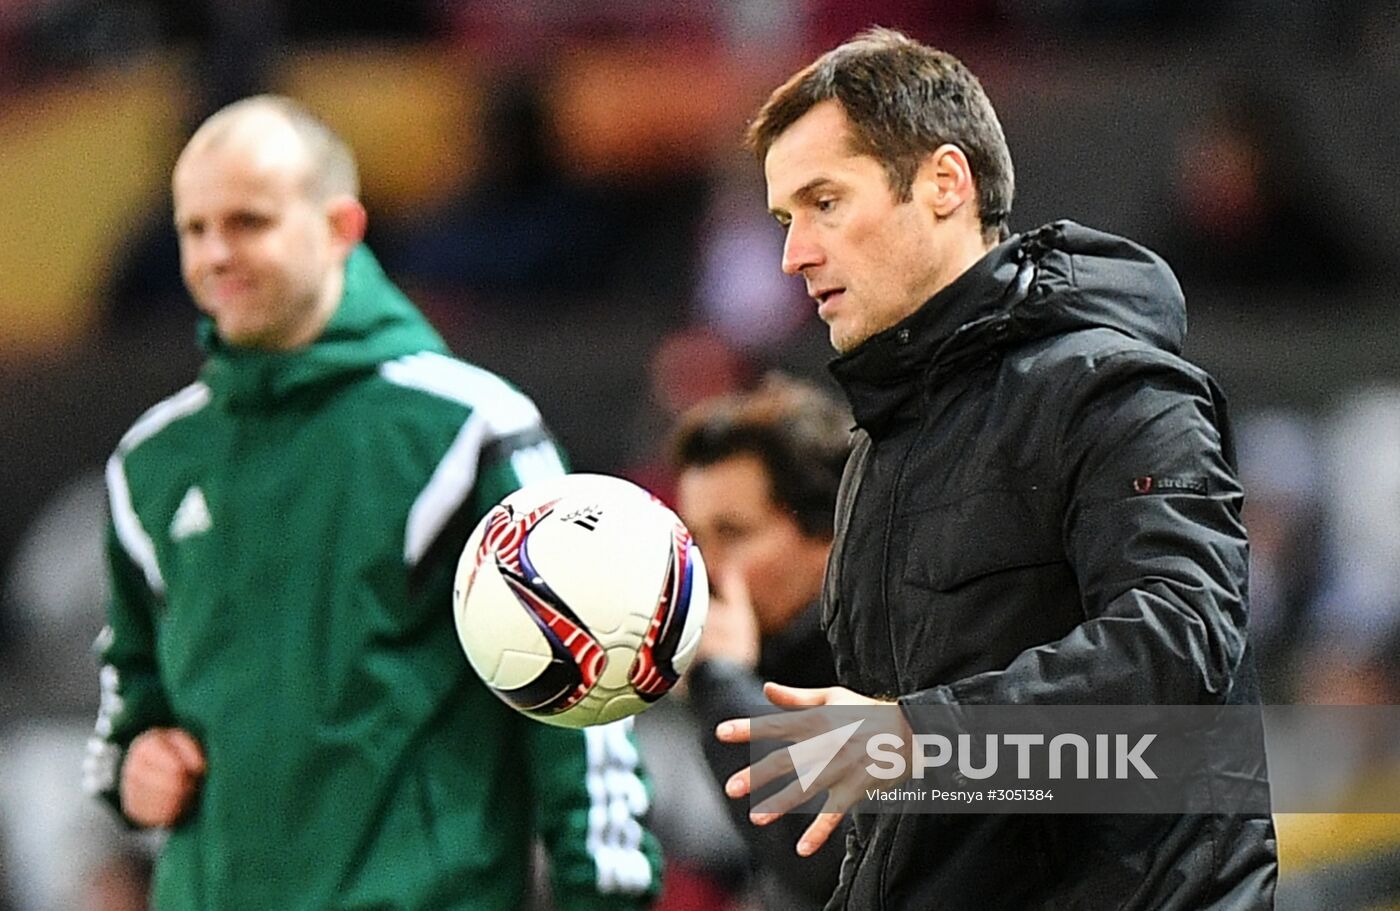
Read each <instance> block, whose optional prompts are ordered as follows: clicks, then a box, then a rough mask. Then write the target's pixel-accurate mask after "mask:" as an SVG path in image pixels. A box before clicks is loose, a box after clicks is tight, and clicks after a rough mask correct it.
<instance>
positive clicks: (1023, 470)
mask: <svg viewBox="0 0 1400 911" xmlns="http://www.w3.org/2000/svg"><path fill="white" fill-rule="evenodd" d="M749 142H750V145H751V147H752V149H753V150H754V152H755V153H756V155H757V156H758V158H759V160H760V161H761V162H762V164H763V167H764V171H765V176H766V178H767V184H768V205H769V209H770V211H771V212H772V213H773V215H774V216H775V217H776V218H777V220H778V222H779V223H780V224H781V225H783V226H784V228H785V229H786V232H787V237H786V243H785V246H784V249H783V262H782V267H783V270H784V271H785V272H787V273H789V274H793V275H801V276H802V277H803V278H804V279H805V281H806V283H807V290H808V293H809V294H810V295H811V297H812V298H813V299H814V300H815V301H816V302H817V313H818V315H819V316H820V317H821V318H822V320H823V321H825V322H826V323H827V325H828V326H829V327H830V332H831V341H832V344H833V345H834V347H835V348H836V349H837V350H838V352H840V356H839V357H838V358H837V360H836V361H835V362H834V364H833V371H834V372H835V375H836V377H837V379H838V380H839V382H840V383H841V385H842V386H843V388H844V389H845V391H846V393H847V395H848V397H849V399H850V402H851V405H852V408H853V411H854V414H855V419H856V423H857V425H858V427H859V433H858V439H857V443H856V447H855V450H854V452H853V454H852V456H851V458H850V461H849V463H848V465H847V469H846V475H845V477H844V479H843V485H842V490H841V494H840V497H839V500H838V505H837V520H836V538H835V542H834V547H833V553H832V557H831V560H830V563H829V568H828V573H827V577H826V581H825V586H824V589H823V596H822V600H823V617H822V619H823V626H824V627H825V629H826V632H827V636H828V638H829V640H830V642H831V645H832V650H833V654H834V657H835V661H836V671H837V675H838V679H839V680H840V682H841V684H842V685H841V686H840V687H831V688H820V689H805V690H799V689H792V688H787V687H779V686H773V685H770V686H769V687H768V689H767V695H768V696H769V698H770V699H771V700H772V701H773V702H775V703H777V704H780V705H784V706H793V707H802V706H826V705H869V706H878V705H881V704H890V703H898V704H899V705H900V706H902V707H903V712H902V713H900V712H890V713H887V714H888V715H891V716H893V717H895V718H897V719H906V718H908V717H912V715H913V713H914V712H915V711H916V709H917V707H919V706H945V707H953V708H955V709H966V707H970V706H984V705H1039V706H1057V705H1144V704H1156V705H1191V706H1195V705H1208V706H1217V705H1238V704H1244V705H1251V704H1255V703H1257V702H1258V693H1257V687H1256V685H1255V682H1254V674H1253V669H1252V662H1251V659H1250V657H1249V655H1248V650H1247V648H1246V632H1245V630H1246V614H1247V607H1246V591H1245V587H1246V576H1247V558H1246V539H1245V531H1244V528H1243V526H1242V525H1241V523H1240V503H1241V491H1240V487H1239V483H1238V480H1237V476H1236V470H1235V466H1234V455H1233V450H1232V444H1231V440H1230V430H1229V422H1228V420H1227V418H1226V414H1225V406H1224V400H1223V398H1222V396H1221V393H1220V391H1219V389H1218V388H1217V387H1216V385H1215V383H1214V382H1213V381H1212V380H1211V378H1210V377H1209V376H1207V375H1206V374H1205V373H1204V372H1203V371H1201V370H1200V369H1199V368H1197V367H1195V366H1193V365H1191V364H1189V363H1187V362H1186V361H1184V360H1182V359H1181V357H1180V350H1181V344H1182V341H1183V337H1184V335H1185V326H1186V316H1185V306H1184V301H1183V299H1182V294H1181V289H1180V287H1179V285H1178V284H1177V282H1176V279H1175V278H1174V276H1173V275H1172V273H1171V271H1170V270H1169V269H1168V268H1167V266H1166V264H1165V263H1163V262H1162V260H1161V259H1160V258H1158V257H1157V256H1156V255H1155V254H1153V253H1151V252H1149V251H1147V250H1145V249H1143V248H1142V247H1140V246H1137V245H1136V244H1133V243H1131V242H1129V241H1126V240H1123V239H1122V238H1118V237H1113V236H1111V235H1108V234H1104V233H1101V232H1098V231H1094V230H1091V229H1088V228H1084V227H1081V226H1079V225H1076V224H1074V223H1072V222H1057V223H1055V224H1052V225H1047V226H1045V227H1044V228H1041V229H1039V230H1036V231H1033V232H1030V233H1028V234H1025V235H1017V236H1009V235H1008V231H1007V228H1006V218H1007V214H1008V212H1009V211H1010V207H1011V199H1012V195H1013V193H1012V191H1013V177H1012V166H1011V159H1010V155H1009V153H1008V151H1007V147H1006V141H1005V138H1004V136H1003V134H1002V130H1001V126H1000V124H999V123H998V121H997V118H996V114H995V112H994V111H993V109H992V106H991V104H990V102H989V101H988V100H987V97H986V95H985V94H984V93H983V91H982V88H981V86H980V84H979V83H978V81H977V79H976V78H975V77H974V76H973V75H972V74H971V73H969V72H968V71H967V69H966V68H965V67H964V66H963V65H962V64H961V63H960V62H959V61H957V60H956V59H955V58H953V57H951V56H949V55H948V54H945V53H942V52H940V51H936V50H933V49H931V48H927V47H924V46H923V45H920V44H918V43H916V42H914V41H911V40H909V39H908V38H906V37H905V36H903V35H900V34H899V33H897V32H891V31H888V30H883V29H877V30H873V31H871V32H868V33H866V34H864V35H861V36H859V37H857V38H856V39H854V40H852V41H850V42H848V43H847V44H845V45H842V46H841V47H838V48H836V49H835V50H833V51H831V52H829V53H827V54H825V55H823V56H822V57H821V58H819V59H818V60H816V61H815V62H813V63H812V64H811V65H809V66H808V67H806V68H804V69H803V70H801V71H799V72H798V73H797V74H795V75H794V76H793V77H792V78H791V79H789V80H788V82H787V83H785V84H784V85H783V86H781V87H780V88H779V89H777V90H776V91H775V92H774V93H773V95H772V96H771V97H770V98H769V100H768V102H767V103H766V104H765V105H764V107H763V108H762V110H761V111H760V112H759V114H758V116H757V118H756V119H755V121H754V122H753V124H752V125H751V126H750V131H749ZM1251 714H1252V712H1251ZM882 717H883V716H882ZM899 728H900V730H898V731H896V733H897V734H899V735H901V736H902V737H903V742H905V743H907V742H908V739H909V738H908V735H909V733H910V729H909V725H908V724H907V723H906V722H904V721H902V720H901V721H900V722H899ZM749 730H750V729H749V722H748V721H747V720H744V719H737V720H735V721H732V722H726V723H724V724H721V725H720V726H719V730H718V735H719V737H720V739H722V740H725V741H727V742H743V741H745V740H747V739H748V736H749ZM842 762H845V760H844V759H841V760H839V761H838V762H836V763H833V766H841V763H842ZM837 774H838V775H846V776H847V777H846V778H844V779H841V781H840V783H839V784H838V785H836V786H833V787H832V789H831V797H830V798H829V800H828V803H827V805H826V808H827V809H828V810H829V811H830V812H826V813H823V814H821V815H820V816H818V817H817V818H816V820H815V821H813V822H812V824H811V825H810V826H809V827H808V829H807V830H806V832H805V833H804V835H803V836H802V838H801V840H800V842H799V844H798V846H797V850H798V853H799V854H804V855H805V854H809V853H811V852H812V851H814V850H815V849H816V848H817V847H818V846H820V845H821V844H822V843H823V842H824V841H825V840H826V839H827V838H828V837H829V836H830V834H831V833H832V832H833V831H834V829H835V827H836V825H837V822H838V820H840V819H841V818H842V816H843V815H844V813H845V811H846V810H848V809H849V808H850V807H851V806H853V805H854V804H855V803H856V802H857V795H858V794H859V793H860V788H861V787H863V783H862V782H859V781H858V780H857V778H858V775H859V774H860V773H859V771H858V769H857V766H856V765H855V764H854V763H851V764H850V765H849V770H847V768H846V767H845V766H841V769H840V770H839V771H838V773H837ZM763 779H764V775H763V774H762V773H761V772H760V773H753V772H751V770H750V769H745V770H743V771H741V772H739V773H738V774H736V775H735V776H734V777H733V778H732V779H731V780H730V781H729V783H728V786H727V791H728V793H729V794H730V796H732V797H742V796H744V795H746V794H748V793H750V791H751V790H752V789H754V788H755V787H758V786H761V785H762V784H763V783H764V781H763ZM852 782H854V785H853V786H852V784H851V783H852ZM785 809H786V807H777V808H775V809H774V810H772V811H764V812H759V811H756V812H754V813H753V814H752V817H751V818H753V819H754V821H755V822H757V823H760V824H767V823H770V822H772V821H773V820H774V819H776V818H778V817H779V816H781V815H782V814H783V811H784V810H785ZM854 815H855V832H854V833H853V835H852V836H851V837H850V838H849V839H848V846H847V858H846V863H845V865H844V867H843V869H842V875H841V883H840V886H839V888H838V891H837V894H836V896H835V897H834V898H833V900H832V903H831V904H830V905H829V907H838V908H839V907H850V908H859V909H865V908H891V909H896V908H898V909H903V908H921V907H939V908H958V909H964V908H965V909H991V908H1015V909H1026V908H1074V909H1144V911H1146V909H1153V911H1156V909H1183V911H1184V909H1192V911H1198V909H1219V911H1225V909H1230V911H1235V909H1264V908H1272V907H1273V891H1274V881H1275V878H1276V873H1277V860H1276V851H1275V844H1274V833H1273V827H1272V822H1271V820H1270V818H1269V817H1268V816H1267V815H1266V814H1264V815H1254V816H1250V815H1238V814H1237V815H1229V814H1218V815H1155V816H1132V815H1114V816H1105V815H878V814H872V813H867V812H864V811H858V812H856V813H855V814H854Z"/></svg>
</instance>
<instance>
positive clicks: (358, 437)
mask: <svg viewBox="0 0 1400 911" xmlns="http://www.w3.org/2000/svg"><path fill="white" fill-rule="evenodd" d="M203 341H204V343H205V346H206V348H207V349H208V351H209V355H210V356H209V359H208V362H207V363H206V365H205V367H204V369H203V371H202V372H201V375H200V379H199V380H198V381H197V382H195V383H194V384H192V385H190V386H189V387H187V388H185V389H184V390H182V391H181V392H178V393H176V394H175V395H174V396H172V397H170V398H168V399H166V400H165V401H163V402H161V403H160V404H158V405H156V406H155V407H154V408H152V409H150V410H149V411H147V412H146V413H145V414H144V415H142V416H141V418H140V419H139V420H137V422H136V423H135V425H134V426H133V427H132V428H131V429H130V430H129V431H128V432H127V434H126V435H125V436H124V437H123V438H122V440H121V443H120V445H119V446H118V448H117V450H116V453H115V454H114V455H113V456H112V458H111V460H110V462H109V463H108V468H107V481H108V487H109V492H110V496H111V511H112V516H111V518H112V522H111V528H110V533H109V536H108V539H109V540H108V552H109V559H110V564H111V574H112V582H113V597H112V603H111V606H110V625H109V628H108V629H106V630H104V632H103V636H102V638H101V639H100V640H99V648H100V652H101V658H102V662H103V665H104V666H103V668H102V674H101V679H102V694H103V698H102V706H101V711H100V714H99V717H98V722H97V730H96V736H95V737H94V738H93V741H92V743H91V744H90V749H89V756H88V759H87V763H86V767H85V783H86V785H87V787H88V790H89V791H91V792H93V793H100V794H103V795H105V796H106V797H107V798H108V799H109V800H113V801H114V802H115V798H116V785H117V781H118V779H119V770H120V762H121V759H122V755H123V750H124V749H125V748H126V746H127V745H128V744H129V743H130V742H131V740H132V739H133V738H134V737H135V736H136V735H137V734H139V733H141V732H142V731H144V730H146V729H147V728H150V727H153V726H177V727H182V728H185V729H186V730H188V731H189V732H190V733H191V734H193V735H194V737H195V738H196V739H198V740H199V742H200V743H201V744H202V745H203V747H204V750H205V755H206V759H207V763H208V773H207V776H206V778H205V780H204V782H203V784H202V786H201V790H200V796H199V801H198V804H197V805H196V807H195V808H194V810H193V811H192V812H191V813H190V814H188V815H187V817H186V818H185V820H184V821H182V822H181V823H180V824H179V825H178V826H177V827H176V828H175V829H174V831H172V832H171V833H170V837H169V840H168V841H167V843H166V844H165V847H164V850H163V852H162V855H161V858H160V861H159V864H158V866H157V870H156V877H155V880H156V881H155V906H156V907H157V908H160V909H199V911H209V909H225V908H227V909H239V911H254V909H277V911H292V909H317V911H320V909H332V908H334V909H351V908H355V909H371V908H373V909H395V911H398V909H425V911H429V909H430V911H447V909H458V908H472V909H477V908H481V909H511V911H516V909H518V908H520V907H522V905H524V904H525V901H526V900H525V898H524V896H525V894H526V893H527V891H528V881H529V877H530V866H531V846H532V843H533V841H534V838H535V837H536V836H538V837H539V838H540V839H541V840H542V842H543V844H544V846H545V848H546V850H547V851H548V853H549V855H550V857H551V864H550V868H551V875H552V879H553V885H554V893H555V901H556V903H557V904H558V906H559V907H560V908H561V909H575V908H578V909H585V908H590V909H591V908H632V907H640V906H642V905H644V904H645V903H646V900H647V899H648V898H649V897H650V896H651V895H653V894H654V893H655V892H656V889H657V886H658V881H659V853H658V851H657V847H656V843H655V841H654V840H653V839H652V837H651V836H650V834H648V833H646V832H645V831H644V830H643V828H642V827H641V825H640V823H639V821H638V817H639V815H640V814H641V813H643V812H644V811H645V809H646V806H647V802H648V794H647V791H646V789H645V786H644V784H643V781H642V780H641V778H640V769H639V766H638V761H637V754H636V751H635V749H634V747H633V744H632V741H631V739H630V737H629V733H628V729H627V728H626V727H625V726H608V727H605V728H598V729H588V730H585V731H572V730H565V729H562V728H555V727H550V726H546V725H543V724H538V723H536V722H533V721H530V720H528V719H526V718H524V717H522V716H520V715H518V714H516V713H515V712H513V711H512V710H510V709H509V708H507V707H506V706H505V705H504V704H503V703H501V702H500V701H499V700H498V699H496V698H495V697H494V696H492V695H491V694H490V693H489V692H488V691H487V690H486V689H485V688H484V687H483V686H482V685H481V683H480V682H479V681H478V680H477V678H476V677H475V675H473V674H472V672H471V670H470V668H469V666H468V664H467V662H466V659H465V657H464V656H463V654H462V652H461V649H460V648H459V646H458V644H457V641H456V636H455V633H454V631H453V626H452V621H451V608H450V599H451V590H452V574H453V570H454V568H455V563H456V558H457V555H458V553H459V552H460V548H461V545H462V542H463V541H465V539H466V536H467V534H468V532H469V531H470V530H471V528H472V527H473V526H474V524H475V523H476V521H477V519H478V518H479V517H480V516H481V515H482V514H483V513H484V512H485V511H486V510H487V509H489V508H490V507H491V506H492V505H493V504H494V503H495V502H496V501H497V500H499V499H500V498H501V497H502V496H504V495H505V494H507V493H509V492H510V491H511V490H514V489H515V488H516V487H518V486H520V485H521V484H523V483H527V482H529V481H530V480H532V479H534V478H536V477H540V476H547V475H552V474H558V473H560V472H561V471H562V470H563V467H562V464H561V461H560V456H559V453H558V450H557V449H556V448H555V446H554V443H553V442H552V440H551V438H550V437H549V435H548V433H547V431H546V430H545V428H544V426H543V424H542V423H541V420H540V415H539V413H538V411H537V410H536V408H535V406H534V405H533V404H532V403H531V402H530V400H529V399H527V398H526V397H525V396H524V395H522V394H521V393H519V392H518V391H516V390H515V389H513V388H512V387H510V386H509V385H508V384H506V383H505V382H503V381H502V380H501V379H499V378H498V377H496V376H494V375H493V374H491V373H488V372H486V371H484V370H481V369H479V368H477V367H473V366H471V365H469V364H466V363H463V362H461V361H458V360H455V359H453V358H452V357H450V356H449V355H448V354H447V353H446V346H445V345H444V343H443V341H442V340H441V338H439V337H438V335H437V334H436V333H435V332H434V331H433V330H432V328H431V327H429V325H428V323H427V321H426V320H425V319H424V318H423V317H422V315H421V314H420V313H419V312H418V311H417V310H416V309H415V308H414V307H413V305H412V304H410V303H409V301H408V300H407V299H406V298H405V297H404V296H403V295H402V294H401V293H399V291H398V290H397V289H396V288H395V287H394V286H393V285H392V284H390V283H389V281H388V280H387V279H386V278H385V276H384V274H383V272H382V271H381V270H380V268H379V265H378V263H377V262H376V261H375V259H374V257H373V255H372V254H371V253H370V252H369V251H368V249H366V248H364V247H360V248H358V249H357V250H356V251H355V252H354V253H353V254H352V256H351V258H350V261H349V263H348V264H347V270H346V288H345V294H344V297H343V298H342V300H341V304H340V306H339V308H338V309H337V311H336V313H335V315H334V316H333V317H332V319H331V321H330V323H329V324H328V326H327V327H326V330H325V332H324V333H323V334H322V336H321V338H320V339H318V340H317V341H316V342H315V343H314V344H312V345H311V346H309V347H308V348H305V349H302V350H299V351H295V352H291V353H267V352H255V351H248V350H239V349H233V348H230V347H228V346H225V345H223V344H222V343H221V342H220V341H219V340H218V338H217V337H216V336H215V335H214V333H213V332H212V330H211V327H210V326H208V325H207V324H206V325H205V326H204V327H203Z"/></svg>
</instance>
